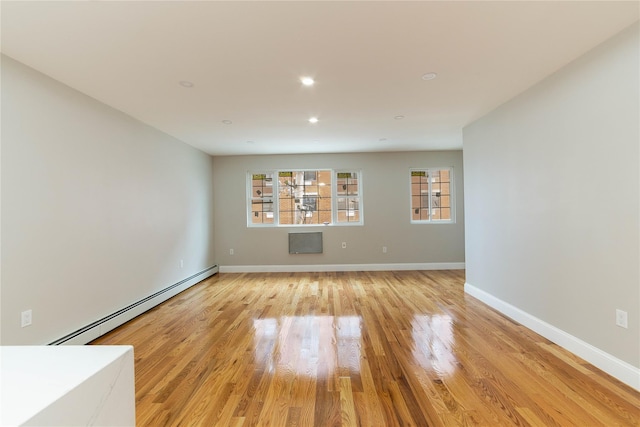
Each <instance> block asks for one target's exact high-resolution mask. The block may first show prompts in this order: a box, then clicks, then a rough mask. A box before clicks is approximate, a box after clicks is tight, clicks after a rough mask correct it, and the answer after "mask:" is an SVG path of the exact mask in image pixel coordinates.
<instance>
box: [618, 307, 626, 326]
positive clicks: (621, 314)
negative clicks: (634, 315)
mask: <svg viewBox="0 0 640 427" xmlns="http://www.w3.org/2000/svg"><path fill="white" fill-rule="evenodd" d="M616 325H618V326H620V327H622V328H628V327H629V324H628V323H627V312H626V311H624V310H620V309H616Z"/></svg>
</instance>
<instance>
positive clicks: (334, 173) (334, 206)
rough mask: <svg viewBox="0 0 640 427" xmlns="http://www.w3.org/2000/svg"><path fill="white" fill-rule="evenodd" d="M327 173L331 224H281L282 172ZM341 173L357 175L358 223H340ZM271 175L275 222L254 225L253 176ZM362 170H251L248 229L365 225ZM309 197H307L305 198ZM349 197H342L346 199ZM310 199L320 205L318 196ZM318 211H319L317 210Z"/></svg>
mask: <svg viewBox="0 0 640 427" xmlns="http://www.w3.org/2000/svg"><path fill="white" fill-rule="evenodd" d="M320 171H327V172H329V173H330V174H331V184H330V185H331V222H330V223H328V224H325V223H312V224H280V182H279V176H280V173H281V172H293V173H296V172H303V173H305V172H316V173H317V172H320ZM339 173H355V174H356V179H357V195H356V196H352V198H356V199H357V200H358V213H359V219H358V221H347V222H338V174H339ZM261 174H264V175H267V176H268V175H271V182H272V186H273V187H272V196H271V200H272V204H273V211H272V212H273V222H272V223H264V222H263V223H254V222H252V215H253V210H252V208H253V202H254V200H255V199H257V198H256V197H254V196H253V176H254V175H261ZM362 188H363V187H362V170H361V169H355V168H354V169H332V168H292V169H259V170H249V171H247V174H246V195H245V203H246V204H247V205H246V208H245V209H246V216H247V228H264V227H268V228H271V227H326V226H338V227H342V226H361V225H364V213H363V205H364V203H363V196H362ZM305 197H307V196H305ZM344 197H347V196H340V198H344ZM308 198H316V200H315V201H316V207H317V206H318V205H319V201H318V200H317V198H318V196H317V195H316V196H314V195H309V196H308ZM316 211H317V210H316Z"/></svg>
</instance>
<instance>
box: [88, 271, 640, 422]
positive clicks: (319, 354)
mask: <svg viewBox="0 0 640 427" xmlns="http://www.w3.org/2000/svg"><path fill="white" fill-rule="evenodd" d="M463 283H464V272H463V271H403V272H341V273H269V274H257V273H254V274H217V275H215V276H213V277H211V278H209V279H207V280H205V281H203V282H202V283H200V284H198V285H196V286H194V287H192V288H190V289H188V290H187V291H185V292H183V293H181V294H179V295H177V296H176V297H174V298H172V299H171V300H169V301H167V302H165V303H164V304H162V305H160V306H158V307H156V308H155V309H153V310H151V311H149V312H147V313H145V314H144V315H142V316H139V317H138V318H136V319H134V320H132V321H130V322H129V323H127V324H126V325H123V326H121V327H120V328H118V329H116V330H114V331H112V332H111V333H109V334H107V335H105V336H103V337H101V338H100V339H98V340H96V341H95V342H94V343H93V344H131V345H133V346H134V351H135V369H136V411H137V415H136V417H137V423H138V426H177V425H194V426H214V425H219V426H267V425H269V426H318V427H325V426H359V425H362V426H397V425H398V426H399V425H404V426H409V425H412V426H447V427H448V426H473V425H484V426H499V425H503V426H514V425H515V426H528V425H531V426H572V425H575V426H581V427H586V426H616V425H624V426H638V425H639V419H640V416H639V415H640V393H638V392H636V391H634V390H633V389H632V388H630V387H627V386H625V385H624V384H622V383H620V382H619V381H617V380H615V379H613V378H611V377H609V376H608V375H606V374H604V373H602V372H601V371H599V370H597V369H596V368H594V367H593V366H591V365H589V364H588V363H586V362H585V361H583V360H581V359H579V358H577V357H576V356H573V355H572V354H570V353H568V352H566V351H564V350H563V349H561V348H559V347H557V346H556V345H554V344H552V343H550V342H549V341H547V340H546V339H544V338H542V337H540V336H538V335H536V334H535V333H533V332H531V331H529V330H528V329H526V328H524V327H523V326H520V325H519V324H517V323H514V322H513V321H511V320H509V319H508V318H505V317H504V316H502V315H500V314H498V313H497V312H495V311H493V310H492V309H490V308H488V307H487V306H486V305H484V304H483V303H481V302H479V301H478V300H476V299H474V298H473V297H470V296H468V295H465V294H464V292H463Z"/></svg>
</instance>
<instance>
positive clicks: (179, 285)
mask: <svg viewBox="0 0 640 427" xmlns="http://www.w3.org/2000/svg"><path fill="white" fill-rule="evenodd" d="M217 272H218V266H217V265H213V266H211V267H208V268H205V269H204V270H202V271H199V272H197V273H195V274H193V275H191V276H189V277H187V278H185V279H183V280H181V281H179V282H176V283H174V284H173V285H171V286H167V287H166V288H164V289H162V290H160V291H158V292H156V293H154V294H151V295H149V296H147V297H146V298H143V299H141V300H140V301H137V302H135V303H133V304H131V305H129V306H127V307H125V308H123V309H121V310H118V311H116V312H114V313H111V314H110V315H108V316H105V317H103V318H102V319H100V320H97V321H95V322H93V323H91V324H89V325H86V326H84V327H82V328H80V329H78V330H77V331H75V332H72V333H70V334H68V335H65V336H64V337H62V338H59V339H57V340H55V341H53V342H52V343H50V344H49V345H62V344H64V345H83V344H87V343H89V342H91V341H93V340H95V339H96V338H98V337H100V336H102V335H104V334H106V333H107V332H109V331H111V330H112V329H115V328H117V327H118V326H120V325H122V324H124V323H126V322H128V321H129V320H131V319H133V318H134V317H137V316H139V315H141V314H142V313H144V312H145V311H147V310H150V309H152V308H153V307H155V306H157V305H158V304H160V303H163V302H164V301H166V300H168V299H169V298H171V297H173V296H175V295H177V294H179V293H180V292H182V291H184V290H186V289H188V288H190V287H191V286H193V285H195V284H196V283H198V282H201V281H203V280H204V279H206V278H207V277H210V276H213V275H214V274H216V273H217Z"/></svg>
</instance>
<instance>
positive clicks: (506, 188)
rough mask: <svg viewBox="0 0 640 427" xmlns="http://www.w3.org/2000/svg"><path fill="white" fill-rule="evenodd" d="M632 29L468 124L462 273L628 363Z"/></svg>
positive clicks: (639, 218) (637, 285)
mask: <svg viewBox="0 0 640 427" xmlns="http://www.w3.org/2000/svg"><path fill="white" fill-rule="evenodd" d="M638 39H639V32H638V25H637V24H636V25H634V26H633V27H631V28H629V29H627V30H625V31H624V32H622V33H621V34H619V35H618V36H616V37H614V38H613V39H611V40H609V41H607V42H605V43H604V44H602V45H600V46H598V47H596V48H595V49H593V50H592V51H590V52H589V53H587V54H586V55H584V56H582V57H581V58H579V59H577V60H576V61H574V62H572V63H571V64H569V65H568V66H566V67H565V68H563V69H561V70H559V71H558V72H556V73H555V74H553V75H552V76H550V77H549V78H547V79H545V80H543V81H542V82H540V83H539V84H537V85H535V86H534V87H532V88H530V89H529V90H528V91H526V92H525V93H523V94H521V95H520V96H518V97H516V98H515V99H513V100H511V101H509V102H507V103H506V104H504V105H502V106H501V107H499V108H498V109H496V110H495V111H493V112H492V113H490V114H488V115H486V116H485V117H483V118H481V119H479V120H478V121H476V122H475V123H473V124H471V125H469V126H467V127H466V128H465V129H464V172H465V202H466V205H465V208H466V259H467V262H466V267H467V282H468V283H469V284H470V285H472V286H474V287H476V288H479V289H481V290H482V291H484V292H486V293H488V294H490V295H492V296H493V297H495V298H498V299H500V300H502V301H504V302H506V303H508V304H511V305H512V306H515V307H516V308H517V309H520V310H522V311H524V312H526V313H528V314H529V315H532V316H535V317H536V318H538V319H540V320H542V321H543V322H546V323H548V324H550V325H552V326H553V327H555V328H558V329H560V330H562V331H564V332H566V333H568V334H570V335H572V336H574V337H577V338H578V339H580V340H582V341H584V342H586V343H588V344H590V345H592V346H594V347H596V348H597V349H600V350H602V351H604V352H606V353H608V354H610V355H612V356H614V357H616V358H618V359H620V360H622V361H624V362H626V363H629V364H631V365H633V366H635V367H640V249H639V248H640V228H639V224H640V210H639V198H640V186H639V181H640V175H639V167H640V166H639V165H640V152H639V146H640V134H639V118H640V109H639V105H638V104H639V101H638V99H639V95H640V90H639V84H638V80H639V76H640V70H639V65H638V64H639V55H638V52H639V43H638ZM616 309H622V310H624V311H626V312H627V313H628V322H629V327H628V329H624V328H621V327H619V326H616V324H615V310H616Z"/></svg>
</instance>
